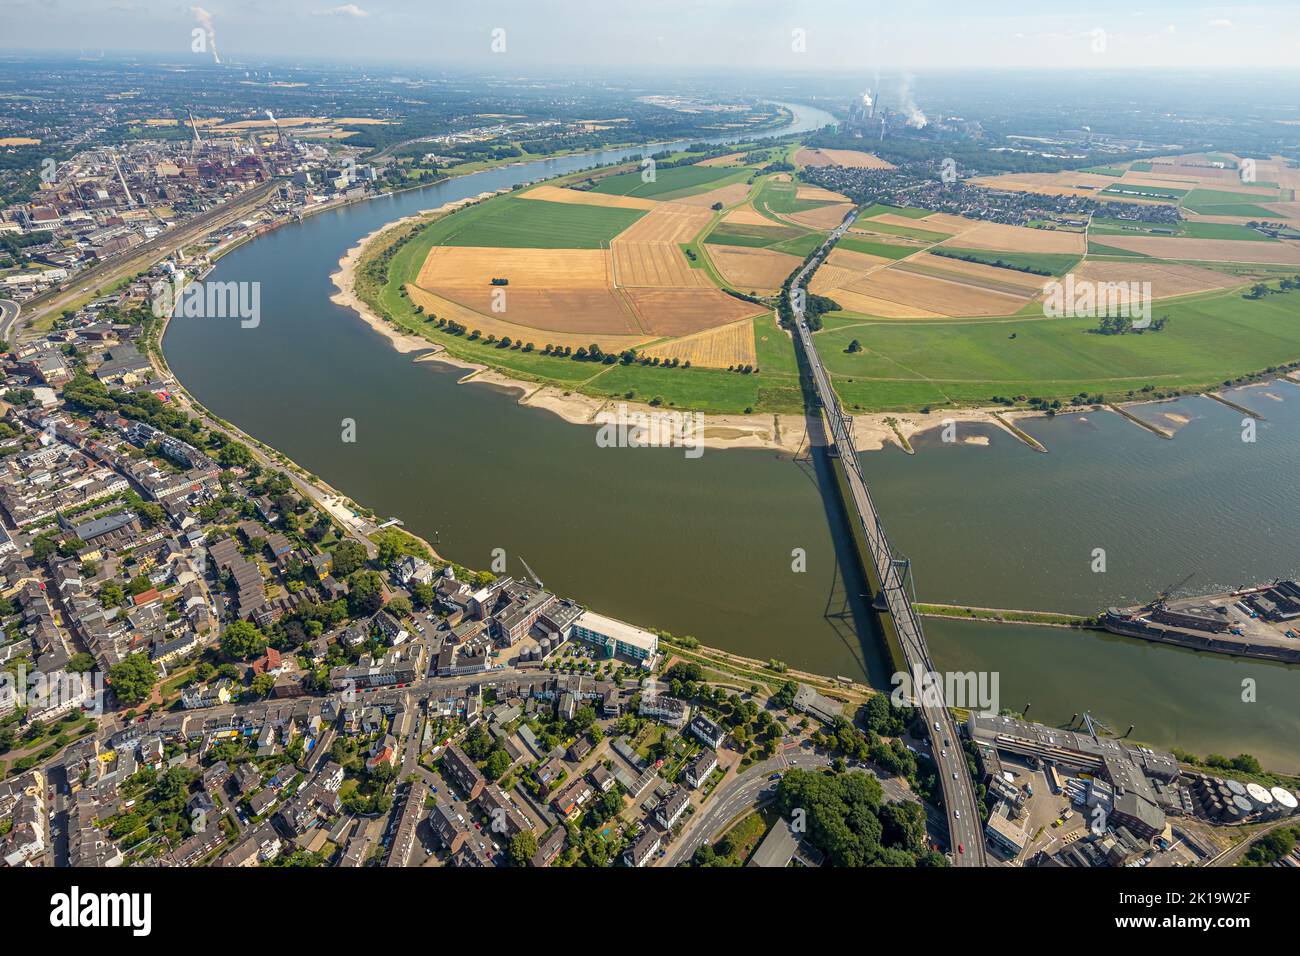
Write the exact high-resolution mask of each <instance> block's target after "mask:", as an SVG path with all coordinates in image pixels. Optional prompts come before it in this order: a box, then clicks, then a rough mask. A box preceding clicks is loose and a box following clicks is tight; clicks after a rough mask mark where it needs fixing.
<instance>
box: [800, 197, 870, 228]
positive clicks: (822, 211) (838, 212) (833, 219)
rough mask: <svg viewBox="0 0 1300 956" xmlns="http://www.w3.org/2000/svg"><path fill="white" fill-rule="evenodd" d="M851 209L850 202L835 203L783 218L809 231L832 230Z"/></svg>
mask: <svg viewBox="0 0 1300 956" xmlns="http://www.w3.org/2000/svg"><path fill="white" fill-rule="evenodd" d="M852 209H853V203H851V202H837V203H833V204H831V205H829V206H818V207H817V208H816V209H805V210H804V211H803V212H792V213H790V214H789V215H787V216H786V217H785V218H786V219H789V220H791V221H792V222H797V223H799V225H801V226H807V227H808V228H810V229H834V228H835V227H836V226H838V225H839V224H840V223H841V222H843V221H844V217H845V216H847V215H848V214H849V212H850V210H852Z"/></svg>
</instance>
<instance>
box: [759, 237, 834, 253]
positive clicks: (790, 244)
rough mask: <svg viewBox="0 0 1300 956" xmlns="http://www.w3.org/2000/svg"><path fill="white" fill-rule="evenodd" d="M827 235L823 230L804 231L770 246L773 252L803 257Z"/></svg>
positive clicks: (824, 239)
mask: <svg viewBox="0 0 1300 956" xmlns="http://www.w3.org/2000/svg"><path fill="white" fill-rule="evenodd" d="M827 235H828V234H827V233H824V232H806V233H804V234H803V235H802V236H797V237H796V238H794V239H786V240H784V241H783V242H778V243H777V244H776V245H774V246H771V247H770V248H771V249H772V251H774V252H788V253H789V254H790V255H792V256H799V257H800V258H803V257H804V256H806V255H808V253H810V252H812V251H813V250H814V249H816V248H817V247H819V246H820V245H821V244H822V243H823V242H825V241H826V236H827Z"/></svg>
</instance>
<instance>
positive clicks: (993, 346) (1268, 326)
mask: <svg viewBox="0 0 1300 956" xmlns="http://www.w3.org/2000/svg"><path fill="white" fill-rule="evenodd" d="M1153 311H1154V314H1155V315H1157V316H1168V317H1169V326H1168V328H1167V329H1166V330H1165V331H1163V332H1158V333H1156V332H1148V333H1145V334H1142V335H1136V334H1128V335H1098V334H1096V333H1095V332H1094V331H1093V330H1094V329H1095V328H1096V326H1097V321H1096V320H1095V319H1045V318H1041V317H1027V316H1026V317H1014V318H1000V319H952V320H935V319H929V320H922V321H899V320H893V321H886V320H881V319H873V318H868V317H861V316H857V317H855V316H853V315H851V314H847V313H840V314H833V315H831V316H829V317H828V318H827V320H826V328H825V330H824V331H822V332H819V333H818V334H817V335H816V336H814V342H815V343H816V346H817V349H818V351H819V352H820V354H821V356H822V359H823V361H824V362H825V363H826V367H827V369H828V370H829V371H830V373H831V375H832V379H833V382H834V384H835V387H836V390H837V391H839V393H840V395H841V397H842V398H843V399H844V400H845V401H846V402H847V403H848V404H849V406H850V407H852V408H854V409H862V410H886V409H909V408H916V407H918V406H921V405H932V404H942V403H945V402H952V403H956V404H987V403H989V401H990V399H992V398H993V397H994V396H1006V397H1012V398H1014V397H1016V396H1018V395H1026V396H1038V397H1041V398H1045V399H1060V400H1061V401H1063V402H1065V401H1068V400H1069V399H1070V398H1072V397H1074V396H1075V395H1078V394H1080V393H1087V394H1089V395H1095V394H1104V395H1106V396H1107V397H1108V398H1109V399H1110V400H1121V399H1123V398H1124V397H1126V395H1127V393H1128V392H1130V391H1134V392H1140V391H1141V389H1143V388H1144V387H1146V386H1152V387H1154V388H1155V389H1158V390H1159V389H1163V390H1169V389H1178V390H1189V389H1206V388H1214V387H1217V386H1219V385H1221V384H1222V383H1223V381H1224V380H1226V379H1232V378H1236V377H1238V376H1243V375H1252V374H1255V373H1258V372H1260V371H1262V370H1264V369H1266V368H1269V367H1275V366H1279V365H1283V364H1288V363H1291V362H1295V361H1300V319H1298V318H1297V316H1298V315H1300V293H1295V292H1291V293H1282V294H1275V295H1270V296H1267V297H1265V298H1263V299H1259V300H1248V299H1245V298H1243V297H1242V295H1241V293H1240V291H1229V292H1216V293H1210V294H1205V295H1198V296H1191V297H1187V298H1185V299H1181V300H1178V301H1171V302H1169V303H1168V304H1165V305H1161V304H1159V303H1158V304H1157V305H1156V306H1155V308H1154V310H1153ZM853 340H857V342H858V343H859V345H860V346H861V349H862V351H860V352H854V353H850V352H848V351H847V349H848V346H849V343H850V342H852V341H853Z"/></svg>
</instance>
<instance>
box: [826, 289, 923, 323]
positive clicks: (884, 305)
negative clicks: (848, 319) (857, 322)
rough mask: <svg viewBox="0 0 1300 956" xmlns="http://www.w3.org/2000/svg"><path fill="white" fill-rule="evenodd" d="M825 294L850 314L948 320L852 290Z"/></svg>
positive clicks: (889, 317)
mask: <svg viewBox="0 0 1300 956" xmlns="http://www.w3.org/2000/svg"><path fill="white" fill-rule="evenodd" d="M824 294H825V295H827V296H829V297H830V298H832V299H834V300H835V301H836V302H837V303H838V304H839V306H840V308H842V309H845V310H847V311H849V312H860V313H862V314H863V315H874V316H876V317H878V318H881V319H946V318H948V316H946V315H943V314H941V313H939V312H928V311H926V310H925V309H918V308H914V307H913V306H910V305H903V304H901V303H899V302H891V301H890V300H889V299H878V298H876V297H875V296H870V295H863V294H862V293H861V292H854V291H852V290H851V289H833V290H831V291H830V292H827V293H824Z"/></svg>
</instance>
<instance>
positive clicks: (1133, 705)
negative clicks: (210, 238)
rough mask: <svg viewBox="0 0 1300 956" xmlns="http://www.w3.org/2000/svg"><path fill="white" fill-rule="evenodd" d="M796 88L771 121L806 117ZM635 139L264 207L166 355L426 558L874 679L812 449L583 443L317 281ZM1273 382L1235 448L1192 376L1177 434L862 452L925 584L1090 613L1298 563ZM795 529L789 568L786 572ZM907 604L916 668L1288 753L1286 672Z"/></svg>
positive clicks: (1151, 737) (1053, 711)
mask: <svg viewBox="0 0 1300 956" xmlns="http://www.w3.org/2000/svg"><path fill="white" fill-rule="evenodd" d="M796 110H797V117H796V124H795V127H794V128H793V129H792V130H790V131H802V130H804V129H810V128H815V127H817V126H820V125H821V124H822V123H824V122H825V121H826V114H821V113H819V112H818V111H814V110H810V109H808V108H806V107H796ZM649 151H651V150H649V149H644V148H638V149H624V150H607V151H604V152H602V153H599V154H595V155H587V156H571V157H563V158H558V159H552V160H544V161H540V162H537V163H531V164H527V165H521V166H511V167H502V168H499V169H495V170H490V171H487V172H483V173H478V174H475V175H473V176H467V177H463V178H460V179H455V180H451V181H448V182H446V183H440V184H436V185H433V186H430V187H427V188H424V189H421V190H417V191H411V192H407V193H402V194H398V195H395V196H388V197H383V198H380V199H376V200H374V201H370V202H365V203H360V204H356V205H353V206H348V207H345V208H342V209H337V210H333V211H330V212H326V213H322V214H320V215H317V216H313V217H311V218H308V219H307V220H305V221H303V222H302V223H299V224H294V225H289V226H285V227H283V228H281V229H278V230H276V231H274V232H272V233H270V234H268V235H266V236H264V237H262V238H259V239H257V240H256V241H254V242H252V243H249V244H246V245H245V246H243V247H241V248H239V249H237V250H235V251H234V252H232V253H230V254H229V255H227V256H226V257H224V258H223V259H221V260H220V262H219V263H218V264H217V267H216V269H215V270H214V271H213V273H212V275H211V276H210V279H211V280H213V281H231V280H234V281H240V280H243V281H248V280H255V281H260V282H261V296H262V299H261V307H262V321H261V323H260V325H258V327H256V328H252V329H244V328H241V327H240V326H239V324H238V323H237V322H223V321H211V320H197V319H191V320H182V319H177V320H174V321H172V322H171V323H170V325H169V327H168V332H167V335H166V337H165V340H164V351H165V354H166V356H167V360H168V362H169V364H170V365H171V367H172V369H173V371H174V372H175V373H176V375H177V376H178V377H179V378H180V380H181V381H182V382H184V383H185V385H186V387H187V388H188V389H189V390H190V391H191V392H192V393H193V394H194V395H195V397H196V398H197V399H198V400H199V401H201V402H203V403H204V404H205V405H206V406H207V407H208V408H210V409H212V410H213V411H214V412H215V413H216V414H218V415H220V416H222V417H223V418H226V419H228V420H230V421H232V422H234V423H236V424H237V425H239V427H241V428H243V429H244V430H245V431H247V432H248V433H249V434H251V435H254V436H256V437H257V438H259V439H261V440H262V441H265V442H267V443H268V444H270V445H272V446H274V447H276V448H279V449H281V450H282V451H283V452H284V453H285V454H287V455H289V456H290V457H291V458H292V459H294V460H295V461H297V462H298V463H299V464H301V465H302V466H303V467H304V468H307V469H308V470H310V471H312V472H314V473H317V474H319V475H321V477H323V478H324V479H325V480H326V481H328V482H329V483H330V484H332V485H333V486H335V487H336V488H339V489H341V490H343V491H344V492H345V493H347V494H348V495H350V496H351V497H353V498H355V499H356V500H357V501H360V502H363V503H364V504H366V505H367V506H369V507H371V508H373V509H374V510H375V511H376V512H377V513H379V514H380V515H381V516H384V517H387V516H390V515H394V516H397V517H400V518H401V519H402V520H403V521H404V522H405V523H406V525H407V527H409V528H410V529H411V530H412V531H414V532H416V533H418V534H420V535H422V536H424V537H426V538H428V539H429V540H430V541H432V542H434V543H435V545H436V546H437V548H438V549H439V551H440V552H441V553H443V554H444V555H446V556H447V557H450V558H453V559H455V560H457V561H459V562H461V563H463V564H466V565H469V566H471V567H487V566H488V565H489V564H490V561H491V555H492V552H493V549H496V548H501V549H503V550H504V551H505V552H506V554H507V556H508V559H509V561H510V564H509V570H510V571H511V572H512V573H522V566H521V565H520V564H519V563H518V562H517V561H516V560H515V556H521V557H523V558H524V559H526V560H527V561H528V563H529V565H531V566H532V568H533V569H534V570H535V571H536V572H537V574H538V575H539V576H540V577H541V578H542V579H543V580H544V581H545V582H546V585H547V586H548V587H550V588H552V589H554V590H556V591H558V592H559V593H562V594H565V595H569V596H572V597H574V598H577V599H578V600H581V601H583V602H584V603H588V604H590V605H592V606H595V607H598V608H599V609H600V610H601V611H603V612H605V613H608V614H612V615H615V616H617V617H621V618H624V619H626V620H629V621H632V622H634V623H637V624H641V625H643V626H650V627H660V628H664V629H666V630H669V631H671V632H673V633H676V634H693V635H695V636H696V637H699V638H700V639H701V640H703V641H704V642H706V643H708V644H712V645H715V646H719V647H723V648H727V649H729V650H734V651H736V652H739V653H744V654H747V655H750V656H753V657H758V658H767V657H777V658H780V659H782V660H785V661H787V662H788V663H790V664H791V665H794V666H798V667H802V668H807V669H810V670H815V671H818V672H823V673H828V674H843V675H846V676H850V677H855V678H859V679H861V678H863V677H864V676H865V677H866V678H867V679H869V680H871V681H872V682H873V683H875V684H876V685H877V686H886V685H887V683H888V674H887V669H886V667H885V665H884V663H883V661H882V659H881V654H880V651H879V649H878V647H877V644H876V641H875V640H874V638H873V637H872V636H871V635H870V633H869V632H868V631H869V629H868V628H867V627H865V626H864V625H863V623H862V615H861V599H860V595H859V594H858V593H857V591H858V589H857V587H856V586H851V587H847V588H846V585H845V578H844V577H843V576H842V575H841V574H840V571H839V564H840V563H841V562H843V561H844V560H846V559H845V555H846V553H847V552H846V548H845V542H844V540H843V535H842V533H841V532H840V530H839V527H838V524H837V522H836V521H835V520H834V518H833V516H830V515H828V512H827V509H826V505H825V503H824V501H823V500H822V497H821V496H820V495H819V493H818V484H817V478H816V475H815V474H814V468H815V467H816V465H815V464H814V463H812V462H808V461H794V460H791V459H790V458H789V457H788V456H782V455H778V454H776V453H774V452H770V451H756V450H727V451H716V450H712V449H710V450H708V451H706V453H705V454H704V455H703V456H702V457H700V458H698V459H688V458H686V457H685V456H684V455H683V454H682V452H681V451H680V450H672V449H603V448H598V447H597V446H596V443H595V430H594V429H591V428H586V427H577V426H573V425H569V424H566V423H565V422H563V421H561V420H560V419H559V418H557V417H555V416H554V415H552V414H550V413H549V412H545V411H542V410H539V409H532V408H524V407H521V406H519V405H517V404H516V402H515V398H514V395H513V393H507V392H504V391H501V390H497V389H494V388H491V387H487V386H482V385H469V386H458V385H457V384H456V380H457V379H458V378H459V377H460V376H461V375H462V374H463V372H462V371H461V370H459V369H453V368H450V367H448V366H445V365H442V364H438V363H435V362H419V363H417V362H413V361H412V358H411V356H409V355H408V356H403V355H401V354H399V353H397V352H396V351H394V350H393V349H392V348H391V347H390V345H389V344H388V342H387V341H386V340H385V339H384V338H383V337H382V336H381V335H379V334H378V333H376V332H374V331H373V330H371V329H370V328H369V327H367V326H366V325H365V324H364V323H362V322H360V321H358V320H357V318H356V316H355V315H354V314H353V313H352V312H350V311H349V310H346V309H344V308H341V307H339V306H336V305H334V304H333V303H331V302H330V301H329V299H330V295H331V294H333V292H334V291H335V290H334V286H333V284H332V282H331V281H330V279H329V276H330V274H331V273H333V272H334V271H335V270H336V269H337V263H338V260H339V258H340V257H341V256H342V255H343V254H344V253H345V252H346V251H347V250H348V249H349V248H350V247H352V246H353V245H355V244H356V243H357V242H358V241H359V240H360V239H361V238H362V237H363V236H365V235H367V234H368V233H370V232H372V231H373V230H375V229H376V228H378V227H380V226H382V225H384V224H385V223H388V222H391V221H393V220H395V219H398V218H400V217H402V216H406V215H410V214H412V213H414V212H417V211H419V210H423V209H430V208H434V207H437V206H440V205H442V204H444V203H446V202H450V201H453V200H457V199H462V198H466V197H469V196H474V195H477V194H479V193H481V192H485V191H491V190H496V189H499V188H502V187H509V186H512V185H515V184H517V183H521V182H526V181H532V180H537V179H540V178H544V177H549V176H554V175H559V174H561V173H564V172H570V171H573V170H576V169H580V168H583V167H586V166H591V165H593V164H596V163H608V162H614V161H617V160H621V159H624V158H626V157H628V156H630V155H634V154H637V153H641V152H649ZM1268 391H1269V392H1270V393H1271V394H1273V395H1276V396H1277V398H1278V399H1284V400H1275V399H1273V398H1267V397H1264V396H1263V394H1262V391H1259V392H1257V393H1256V390H1251V392H1249V393H1247V394H1252V393H1254V394H1252V397H1251V399H1250V401H1254V402H1259V403H1262V406H1261V411H1263V412H1264V413H1265V414H1266V415H1267V417H1268V421H1267V422H1264V423H1263V424H1262V425H1261V426H1260V428H1259V434H1258V440H1257V441H1256V442H1255V443H1254V444H1252V445H1247V444H1246V443H1243V442H1241V441H1240V421H1239V420H1240V417H1241V416H1240V414H1239V413H1236V412H1233V411H1232V410H1230V409H1228V408H1226V407H1224V406H1221V405H1218V404H1215V403H1212V402H1210V401H1209V400H1206V399H1195V400H1187V401H1183V402H1178V403H1174V404H1173V405H1170V406H1162V407H1161V408H1162V409H1164V410H1169V411H1174V412H1175V413H1176V414H1181V415H1185V416H1186V417H1188V418H1190V419H1191V421H1190V422H1189V423H1188V424H1187V425H1186V426H1184V427H1183V428H1182V429H1181V430H1180V431H1179V434H1178V436H1177V438H1176V440H1174V441H1172V442H1171V441H1164V440H1162V439H1159V438H1157V437H1155V436H1153V435H1151V434H1149V433H1147V432H1145V431H1142V430H1141V429H1139V428H1137V427H1136V426H1134V425H1132V424H1130V423H1127V422H1124V421H1123V420H1121V419H1120V418H1119V417H1118V416H1114V415H1110V414H1088V415H1086V416H1074V415H1070V416H1065V415H1063V416H1060V417H1058V418H1056V419H1055V420H1046V419H1042V420H1036V421H1031V422H1029V423H1028V424H1027V425H1026V426H1025V427H1026V429H1027V430H1028V431H1030V432H1031V433H1032V434H1034V435H1035V437H1037V438H1039V440H1041V441H1042V442H1043V443H1044V444H1045V445H1047V447H1048V448H1049V449H1051V453H1050V454H1048V455H1042V454H1039V453H1036V452H1033V451H1031V450H1030V449H1028V448H1027V447H1025V446H1024V445H1021V444H1019V443H1018V442H1015V441H1014V440H1012V439H1010V437H1009V436H1007V435H1006V434H1005V433H1001V432H980V433H979V434H981V435H983V436H985V437H987V438H988V439H989V441H990V444H989V445H987V446H982V445H976V444H968V443H964V442H959V443H957V444H944V443H942V442H940V441H939V440H938V438H937V436H921V437H919V438H918V439H914V442H915V444H916V445H917V447H918V454H917V455H915V456H906V455H903V454H902V453H900V452H898V451H896V450H886V451H883V452H875V453H868V454H867V455H865V456H864V458H863V462H864V467H865V469H866V473H867V475H868V478H869V480H870V481H871V484H872V492H873V494H874V495H875V496H876V498H877V501H878V504H879V506H880V508H881V511H882V514H883V515H884V519H885V522H886V524H887V526H888V528H889V530H890V534H891V536H892V538H893V539H894V541H895V542H896V544H897V545H898V546H899V547H900V548H901V549H902V550H903V551H904V552H905V553H907V554H908V556H909V557H910V558H911V559H912V560H913V562H914V568H915V573H916V580H917V586H918V590H919V593H920V596H921V597H922V599H926V600H932V601H939V602H965V603H973V604H981V605H989V606H1007V607H1034V608H1043V609H1048V610H1069V611H1079V612H1092V611H1095V610H1096V609H1097V608H1099V607H1103V606H1106V605H1107V604H1116V603H1132V602H1135V601H1139V600H1144V599H1146V598H1148V597H1149V596H1150V595H1151V594H1153V593H1154V592H1155V591H1157V590H1159V589H1160V588H1162V587H1165V586H1168V585H1170V584H1172V583H1176V582H1177V581H1179V580H1180V579H1181V578H1183V577H1184V575H1186V574H1188V573H1190V572H1192V571H1195V572H1196V574H1197V576H1196V577H1195V578H1194V579H1193V580H1192V581H1191V582H1190V583H1189V585H1188V588H1191V589H1209V588H1211V587H1214V586H1222V585H1232V584H1238V583H1242V582H1245V581H1256V580H1267V579H1271V578H1273V577H1275V576H1278V575H1289V574H1294V573H1295V572H1296V571H1297V570H1300V568H1298V567H1297V566H1298V565H1300V560H1298V559H1297V549H1296V541H1297V534H1296V532H1297V524H1300V522H1297V521H1296V518H1295V516H1296V515H1297V514H1300V494H1298V492H1297V485H1296V482H1295V475H1296V474H1297V466H1298V465H1300V462H1298V461H1297V457H1298V456H1300V389H1297V388H1296V387H1295V386H1292V385H1289V384H1278V385H1277V386H1275V387H1273V388H1271V389H1269V390H1268ZM344 418H351V419H353V420H355V422H356V438H357V440H356V442H355V443H344V442H343V441H342V440H341V432H342V429H341V422H342V420H343V419H344ZM971 429H972V431H971V432H970V434H971V435H975V434H976V432H975V431H974V430H973V429H974V426H971ZM962 437H965V433H963V435H962ZM1234 442H1235V444H1234ZM1095 548H1104V549H1105V550H1106V557H1107V570H1106V572H1105V573H1101V574H1097V573H1093V572H1092V571H1091V570H1090V567H1091V562H1092V552H1093V549H1095ZM796 549H802V553H804V554H806V570H803V571H797V570H795V569H794V568H795V566H796V561H795V552H796ZM850 580H852V577H851V576H850ZM855 611H856V612H857V613H856V615H855ZM926 627H927V634H928V635H929V638H930V643H931V648H932V651H933V656H934V659H935V661H936V663H937V666H939V667H941V668H945V669H963V670H964V669H978V670H996V671H998V672H999V674H1000V675H1001V690H1002V697H1003V701H1002V703H1003V705H1004V706H1014V707H1016V708H1019V707H1021V706H1023V704H1024V703H1025V701H1027V700H1028V701H1032V709H1031V716H1033V717H1035V718H1038V719H1041V720H1045V721H1048V722H1062V721H1065V720H1068V719H1069V717H1070V715H1071V714H1072V713H1074V712H1076V711H1082V710H1084V709H1089V710H1091V712H1092V713H1093V715H1094V716H1095V717H1097V718H1098V719H1100V720H1102V721H1104V722H1106V723H1107V724H1108V725H1110V726H1112V727H1115V728H1117V729H1118V730H1119V731H1120V732H1123V730H1124V729H1125V728H1126V727H1127V725H1128V724H1130V723H1133V724H1136V725H1137V729H1136V730H1135V731H1134V735H1135V736H1136V737H1138V738H1140V739H1143V740H1146V741H1149V742H1151V743H1154V744H1158V745H1161V746H1181V747H1184V748H1186V749H1189V750H1193V751H1195V752H1199V753H1206V752H1229V753H1238V752H1241V751H1247V752H1251V753H1254V754H1255V755H1256V756H1258V757H1259V758H1260V759H1261V760H1263V761H1264V762H1265V763H1266V764H1269V765H1270V766H1275V767H1278V768H1281V769H1289V770H1295V769H1297V766H1298V765H1300V760H1297V759H1296V758H1297V752H1298V751H1300V748H1297V747H1296V745H1295V744H1294V741H1296V740H1300V668H1285V667H1280V666H1277V665H1267V664H1262V663H1257V662H1239V661H1235V660H1230V659H1226V658H1221V657H1213V656H1207V655H1197V654H1192V653H1189V652H1183V651H1178V650H1173V649H1169V648H1163V647H1153V646H1148V645H1145V644H1141V643H1139V642H1135V641H1131V640H1127V639H1119V638H1112V637H1109V636H1106V635H1097V634H1091V633H1078V632H1071V631H1066V630H1060V629H1051V628H1028V627H1012V626H1002V625H993V624H971V623H963V622H951V623H949V622H944V621H932V622H927V625H926ZM1242 677H1253V678H1254V679H1255V680H1256V681H1257V685H1258V702H1257V703H1253V704H1243V703H1241V702H1240V697H1241V690H1240V685H1241V679H1242ZM1287 741H1291V742H1292V743H1290V744H1288V743H1287Z"/></svg>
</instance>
